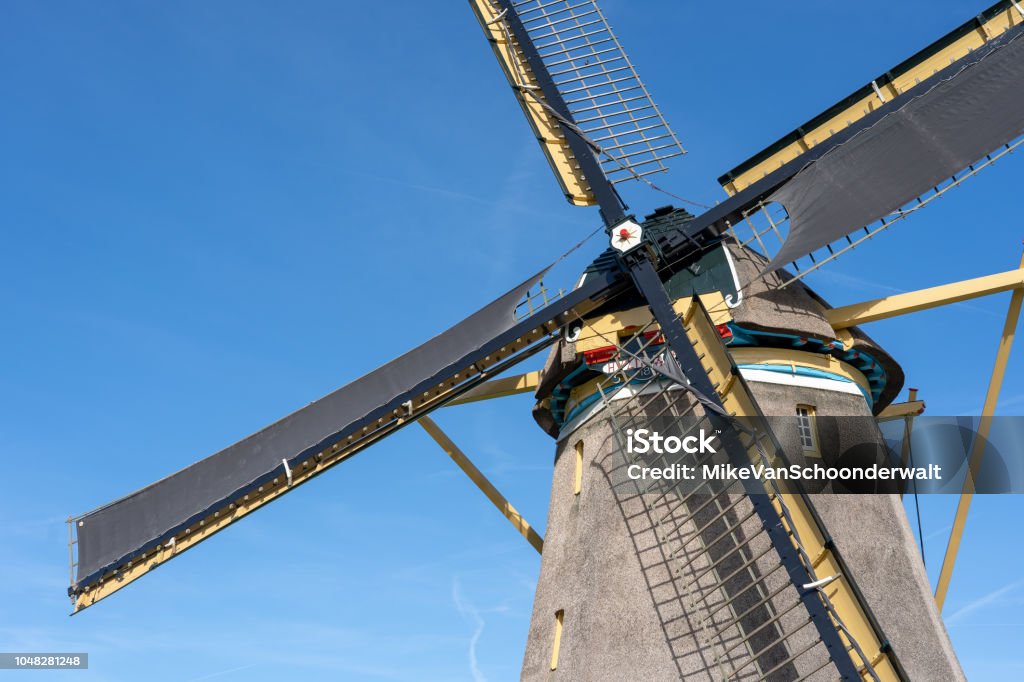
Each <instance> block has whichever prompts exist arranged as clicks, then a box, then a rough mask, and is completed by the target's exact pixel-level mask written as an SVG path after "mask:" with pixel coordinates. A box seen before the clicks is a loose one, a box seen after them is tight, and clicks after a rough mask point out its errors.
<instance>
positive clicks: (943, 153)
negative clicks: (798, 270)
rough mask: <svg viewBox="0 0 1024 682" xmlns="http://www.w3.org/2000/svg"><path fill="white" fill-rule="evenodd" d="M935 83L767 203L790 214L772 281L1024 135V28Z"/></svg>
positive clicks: (945, 71) (771, 265)
mask: <svg viewBox="0 0 1024 682" xmlns="http://www.w3.org/2000/svg"><path fill="white" fill-rule="evenodd" d="M933 78H934V79H935V80H936V82H935V83H934V84H933V85H931V86H930V87H928V86H926V87H927V88H928V89H927V90H925V91H924V92H923V93H922V94H920V95H916V96H913V97H909V98H908V99H907V101H906V102H900V101H899V100H900V99H902V98H897V99H895V100H892V101H891V102H890V104H891V105H895V107H894V110H893V111H892V112H891V113H888V114H887V115H885V116H883V117H882V118H880V119H879V120H878V121H877V122H876V123H874V124H873V125H872V126H871V127H869V128H866V129H865V130H862V131H861V132H859V133H857V134H856V135H854V136H853V137H851V138H850V139H849V140H847V141H846V142H844V143H842V144H840V145H838V146H837V147H835V148H833V149H831V150H830V151H828V152H826V153H825V154H824V155H823V156H821V157H820V158H819V159H817V160H816V161H813V162H811V163H810V164H808V165H807V166H806V167H804V168H803V169H801V170H800V172H799V173H797V174H796V175H795V176H794V177H793V179H792V180H790V181H789V182H787V183H786V184H785V185H783V186H782V187H781V188H779V189H778V190H777V191H776V192H775V193H774V194H772V195H771V196H770V197H769V198H768V200H769V201H776V202H778V203H780V204H782V205H783V206H784V207H785V208H786V212H787V213H788V214H789V234H788V235H787V237H786V241H785V243H784V244H783V246H782V248H781V249H780V250H779V251H778V253H776V254H775V256H774V258H772V261H771V263H769V265H768V267H767V269H766V272H770V271H772V270H775V269H777V268H780V267H782V266H783V265H785V264H786V263H789V262H791V261H794V260H796V259H798V258H801V257H803V256H805V255H807V254H809V253H811V252H813V251H815V250H817V249H820V248H822V247H824V246H825V245H827V244H830V243H832V242H834V241H836V240H838V239H841V238H843V237H844V236H846V235H848V234H850V233H851V232H853V231H855V230H858V229H860V228H862V227H864V226H866V225H870V224H871V223H873V222H874V221H876V220H878V219H879V218H882V217H884V216H887V215H889V214H890V213H892V212H894V211H896V210H897V209H899V208H901V207H903V206H905V205H906V204H908V203H909V202H911V201H913V200H914V199H916V198H917V197H920V196H921V195H922V194H925V193H926V192H928V191H929V190H930V189H932V188H933V187H935V186H936V185H938V184H939V183H941V182H943V181H944V180H947V179H949V178H950V177H952V176H953V175H954V174H955V173H957V172H959V171H961V170H963V169H965V168H967V167H968V166H969V165H970V164H971V163H973V162H975V161H977V160H979V159H981V158H983V157H984V156H985V155H986V154H989V153H990V152H992V151H993V150H995V149H998V148H999V147H1000V146H1002V145H1004V144H1007V143H1009V142H1011V141H1012V140H1014V139H1015V138H1017V137H1019V136H1020V135H1022V134H1024V25H1018V26H1015V27H1014V28H1012V29H1009V30H1008V31H1006V33H1004V34H1003V35H1002V36H999V37H998V38H996V39H995V40H993V41H992V42H990V43H988V44H987V45H985V46H984V47H981V48H979V49H977V50H975V51H974V52H972V53H970V54H968V55H967V56H966V57H963V58H962V59H960V60H959V61H957V62H956V63H954V64H952V65H950V66H949V67H947V68H946V69H943V71H941V72H940V73H939V74H936V76H933ZM922 85H924V84H922ZM916 90H917V88H915V89H914V91H912V92H911V93H908V96H909V95H911V94H912V93H913V92H915V91H916Z"/></svg>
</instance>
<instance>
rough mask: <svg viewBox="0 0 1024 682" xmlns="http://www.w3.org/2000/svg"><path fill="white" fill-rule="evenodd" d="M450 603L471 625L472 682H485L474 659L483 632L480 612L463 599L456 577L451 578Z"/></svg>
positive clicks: (470, 665) (470, 661) (470, 668)
mask: <svg viewBox="0 0 1024 682" xmlns="http://www.w3.org/2000/svg"><path fill="white" fill-rule="evenodd" d="M452 601H454V602H455V608H456V609H457V610H458V612H459V614H460V615H461V616H462V617H463V618H465V619H466V620H467V621H468V622H469V623H470V624H472V625H473V634H472V635H471V636H470V638H469V672H470V674H472V675H473V682H487V678H486V677H484V674H483V672H481V671H480V664H479V661H478V660H477V657H476V646H477V644H478V643H479V642H480V635H482V634H483V632H484V619H483V618H481V617H480V611H479V610H478V609H477V608H476V606H474V605H473V604H472V603H471V602H468V601H466V600H465V599H463V597H462V593H461V590H460V589H459V578H458V576H455V577H453V578H452Z"/></svg>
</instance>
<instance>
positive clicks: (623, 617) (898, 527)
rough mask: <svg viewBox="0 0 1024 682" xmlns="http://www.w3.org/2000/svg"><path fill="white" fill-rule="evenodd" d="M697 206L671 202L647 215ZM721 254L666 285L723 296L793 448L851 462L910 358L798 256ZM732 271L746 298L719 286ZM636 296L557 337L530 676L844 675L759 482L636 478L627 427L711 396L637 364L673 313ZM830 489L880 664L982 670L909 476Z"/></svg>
mask: <svg viewBox="0 0 1024 682" xmlns="http://www.w3.org/2000/svg"><path fill="white" fill-rule="evenodd" d="M689 218H692V216H689V215H688V214H686V212H685V211H679V210H669V209H662V210H660V211H657V212H655V213H654V214H653V215H650V216H648V217H647V220H646V221H645V222H644V226H645V228H646V229H648V230H652V229H653V230H657V229H663V228H662V225H663V224H664V223H671V222H673V221H679V220H687V219H689ZM703 260H704V262H703V266H704V267H703V268H700V269H701V270H703V272H704V278H703V281H696V282H695V280H694V278H693V276H692V275H691V273H689V272H683V273H680V274H679V275H676V277H674V278H671V279H669V280H668V281H667V282H666V288H667V289H669V290H673V289H674V290H675V294H676V295H679V297H680V299H681V300H683V301H684V304H686V303H687V302H688V300H689V299H690V297H692V296H693V295H698V296H699V297H700V300H702V301H708V302H709V303H710V305H711V306H714V307H713V308H712V309H711V312H713V317H714V319H713V320H712V319H711V318H709V321H710V322H711V323H712V324H715V323H717V324H716V328H715V329H714V332H715V333H717V335H718V336H721V337H723V341H724V342H725V344H728V345H725V344H723V345H722V349H725V348H728V349H729V351H728V354H729V357H731V360H732V363H733V364H734V366H735V370H738V372H739V376H740V377H742V381H743V383H744V384H745V386H744V387H743V389H745V390H747V391H749V393H750V396H751V397H752V398H753V399H754V400H755V401H756V403H757V405H759V406H760V408H761V409H762V410H763V411H764V413H765V414H767V415H771V416H773V417H778V418H777V419H773V420H771V421H772V424H773V426H774V427H775V428H774V431H775V433H776V435H777V437H778V438H779V440H780V441H781V445H782V446H783V448H784V449H785V451H786V452H787V453H790V455H791V460H792V461H796V462H799V463H800V464H802V465H808V464H812V463H814V462H816V461H822V462H826V461H827V463H828V464H830V465H836V464H838V462H837V459H838V458H837V457H836V455H838V453H841V452H844V451H848V450H849V449H850V447H851V445H852V444H855V443H876V442H878V441H879V440H880V436H879V434H878V433H877V430H876V427H875V416H874V415H875V414H876V413H877V412H880V411H881V410H882V409H883V408H885V407H887V406H888V405H889V404H890V403H891V402H892V399H893V398H894V397H895V396H896V395H897V394H898V392H899V389H900V387H901V384H902V382H903V374H902V370H901V369H900V367H899V365H898V364H896V362H895V361H894V360H893V359H892V358H891V357H889V355H888V354H887V353H885V351H884V350H883V349H882V348H880V347H879V346H878V345H877V344H875V343H874V342H873V341H872V340H871V339H870V337H868V336H867V335H866V334H864V333H863V332H861V331H860V330H859V329H856V328H851V329H849V330H848V331H845V333H843V334H839V335H837V333H836V330H834V329H833V328H832V327H831V325H830V324H829V323H828V320H827V318H826V315H825V308H826V304H825V303H824V302H823V301H822V300H821V299H820V298H818V297H817V296H816V295H815V294H814V292H813V291H811V290H810V289H808V288H806V287H804V286H803V285H802V284H800V283H795V284H793V285H792V286H788V287H786V286H784V285H785V284H786V283H787V282H789V281H791V278H790V277H789V276H788V274H786V273H783V272H776V273H773V274H772V275H770V276H768V277H765V278H758V275H759V273H760V271H761V270H762V268H763V267H764V265H765V261H764V259H763V258H761V257H760V256H758V254H756V253H754V252H751V251H745V250H744V249H742V248H741V247H738V246H737V245H736V244H735V243H734V242H732V243H726V244H724V245H723V246H722V247H721V249H720V251H718V252H713V253H711V254H709V255H708V256H706V257H705V258H704V259H703ZM750 282H754V283H755V284H754V285H753V286H745V283H750ZM723 283H724V287H722V290H724V291H725V292H726V294H725V296H728V297H729V298H730V299H732V300H733V301H734V303H733V304H732V306H730V305H729V304H727V303H726V299H725V297H723V296H722V290H718V289H715V288H714V287H715V286H722V284H723ZM739 291H742V292H743V293H742V295H739V294H737V292H739ZM626 305H627V306H628V305H630V304H628V303H627V304H626ZM617 308H618V307H616V309H613V310H610V311H608V312H607V313H606V314H605V315H603V316H600V317H596V318H588V319H587V320H586V321H585V323H584V324H583V325H581V327H580V330H579V332H578V334H576V335H575V338H576V340H575V341H573V342H567V341H563V342H562V344H561V345H560V347H558V348H556V349H554V350H552V352H551V354H550V356H549V361H548V365H547V366H546V368H545V371H544V374H543V375H542V377H541V379H540V390H539V391H538V397H539V398H540V400H539V402H538V404H537V410H536V412H535V416H536V417H537V420H538V422H540V423H541V424H542V425H543V426H544V427H545V429H546V430H547V431H548V433H549V434H550V435H552V436H553V437H554V438H556V443H557V446H556V454H555V467H554V477H553V482H552V490H551V504H550V507H549V511H548V522H547V533H546V536H545V552H544V554H543V556H542V564H541V576H540V580H539V584H538V587H537V596H536V599H535V602H534V611H533V617H532V622H531V628H530V638H529V641H528V644H527V649H526V656H525V660H524V666H523V678H524V679H546V678H547V676H548V674H549V673H550V671H551V670H552V669H556V670H561V671H563V673H564V674H565V675H566V676H567V677H568V678H570V679H587V680H618V679H625V678H628V677H630V676H634V677H637V678H639V679H652V680H655V679H656V680H661V679H675V678H683V679H687V680H691V679H693V680H718V679H763V678H767V679H775V680H793V679H822V680H824V679H834V677H835V669H834V668H833V667H832V665H831V661H830V656H829V652H828V646H827V644H826V642H825V641H824V640H823V639H819V638H817V637H816V636H815V633H814V632H813V628H811V627H809V626H810V623H809V621H808V618H807V612H806V611H805V610H804V609H802V608H800V601H799V595H798V590H796V589H793V588H792V586H789V585H787V584H785V581H783V580H782V579H781V576H780V574H781V573H782V572H783V569H784V565H783V563H782V562H781V561H780V560H779V557H777V556H776V555H775V554H774V553H772V552H770V551H768V548H769V547H770V539H769V538H768V537H767V534H766V533H765V532H764V529H763V527H762V521H761V520H760V519H759V518H758V516H757V515H756V514H755V512H754V510H753V507H752V505H751V503H750V501H749V499H747V498H746V497H745V496H743V495H737V494H733V495H727V494H722V495H712V494H709V491H708V490H707V489H701V488H699V487H695V484H690V485H686V484H685V483H683V484H681V483H680V482H678V481H657V482H653V483H650V484H649V485H647V486H644V485H641V486H635V487H634V486H629V485H628V484H627V483H626V481H624V480H623V476H622V470H623V468H624V467H625V466H628V463H630V462H632V461H635V458H631V457H630V456H629V455H628V454H627V453H623V452H622V451H621V438H616V437H615V432H616V431H617V432H619V433H620V434H621V432H622V431H624V430H625V431H628V430H629V429H630V428H655V429H659V430H664V429H665V427H666V426H668V427H669V428H671V427H670V425H669V424H668V422H669V421H670V420H668V419H666V417H665V415H666V414H672V415H680V416H682V420H681V421H684V422H686V421H687V420H686V417H687V416H688V415H690V414H692V413H693V410H699V409H700V406H699V404H697V403H696V401H694V400H692V399H690V397H689V396H687V394H686V393H685V392H679V391H674V390H672V389H673V388H674V387H673V385H672V382H671V381H667V380H664V378H661V379H659V378H657V377H650V376H649V373H645V372H644V371H643V369H641V368H632V367H628V364H629V363H628V361H627V360H626V359H625V358H629V357H630V356H631V355H633V354H635V353H637V350H636V348H637V347H642V345H643V344H644V339H645V336H648V337H649V336H651V334H652V331H654V332H657V325H656V323H654V322H653V321H652V320H651V316H650V313H649V312H648V311H647V310H646V308H645V307H637V308H631V309H630V308H628V307H627V308H626V309H623V310H619V309H617ZM691 311H692V312H693V313H694V317H693V318H692V319H691V322H690V324H689V326H690V328H691V330H696V329H699V328H700V324H699V323H700V318H699V316H698V315H699V313H700V312H702V311H699V310H698V306H697V305H696V304H693V306H692V308H691ZM711 329H712V327H711V326H710V325H706V326H705V331H706V332H710V331H711ZM641 330H642V331H641ZM688 333H689V334H690V335H691V338H693V337H694V332H693V331H690V332H688ZM714 336H715V334H712V335H711V337H710V338H709V340H711V341H715V339H714ZM836 336H842V337H843V338H842V340H840V339H838V338H835V337H836ZM638 341H639V344H638V343H637V342H638ZM659 345H660V343H659V342H658V340H657V338H656V337H655V338H654V341H653V342H648V343H647V344H646V349H649V352H651V351H653V353H652V354H653V355H654V357H657V349H658V346H659ZM631 346H632V347H633V350H632V352H631V350H630V348H631ZM709 355H710V354H709ZM624 367H625V368H624ZM722 369H727V370H729V371H735V370H734V369H732V368H729V367H725V368H722V367H716V368H714V370H715V372H717V373H718V375H719V376H723V373H722ZM725 376H727V374H725ZM734 381H735V380H734ZM731 390H741V389H740V387H739V386H735V388H734V389H731ZM691 428H692V425H691ZM670 432H671V431H670ZM794 455H795V456H794ZM665 459H666V460H667V461H675V460H676V459H677V458H673V457H671V456H668V457H666V458H665ZM700 459H701V458H699V457H698V458H693V460H692V461H693V462H694V463H696V462H697V461H698V460H700ZM813 509H814V512H815V513H816V514H817V515H819V516H820V523H821V527H822V528H824V529H827V532H828V534H829V535H830V536H831V538H832V541H833V544H834V547H833V549H832V552H833V554H834V556H836V557H838V558H839V560H840V561H842V562H843V566H842V567H841V572H842V573H843V574H846V576H847V582H846V584H845V585H842V586H834V587H836V592H837V594H833V599H835V597H837V596H839V594H838V593H839V592H840V591H841V590H844V591H845V594H843V595H842V598H845V599H846V600H847V602H846V604H845V605H846V608H847V609H849V606H850V605H851V603H853V604H857V605H858V606H859V608H857V609H850V610H852V611H853V613H852V614H850V616H851V617H850V618H849V619H848V620H849V621H850V622H846V623H844V624H845V625H846V626H847V627H851V626H852V625H853V621H854V620H856V621H857V624H858V625H859V626H860V630H861V633H862V634H861V635H860V639H859V640H858V644H860V645H861V648H862V649H865V648H866V647H867V646H868V643H869V642H870V647H871V648H870V650H869V651H865V654H866V655H867V657H868V658H870V659H871V660H872V661H874V666H873V667H875V668H877V670H876V671H875V672H876V673H878V674H880V675H881V676H882V677H883V678H898V677H907V678H909V679H936V680H938V679H942V680H954V679H964V678H963V673H962V672H961V671H960V667H959V664H958V663H957V660H956V656H955V654H954V653H953V650H952V647H951V645H950V643H949V640H948V637H947V635H946V632H945V628H944V627H943V625H942V621H941V618H940V616H939V613H938V610H937V608H936V606H935V601H934V598H933V597H932V594H931V590H930V587H929V583H928V578H927V576H926V574H925V572H924V567H923V565H922V564H921V561H920V559H919V556H918V554H917V548H916V544H915V542H914V539H913V536H912V533H911V530H910V527H909V524H908V523H907V519H906V516H905V513H904V511H903V508H902V503H901V501H900V495H899V494H895V493H893V494H885V495H882V494H873V495H856V494H848V495H836V494H830V495H815V496H814V497H813ZM790 513H791V514H792V513H799V510H797V509H791V510H790ZM814 523H815V522H814V520H813V519H806V525H808V526H812V525H814ZM805 542H806V540H805ZM822 549H823V547H817V548H816V551H817V552H821V550H822ZM818 575H819V576H821V575H822V573H821V572H820V571H819V573H818ZM828 575H835V574H832V573H829V574H828ZM854 577H855V578H856V581H854V580H853V578H854ZM893 594H899V595H900V598H899V599H898V600H894V599H892V595H893ZM836 601H839V600H838V599H836ZM838 610H843V608H842V607H840V608H839V609H838ZM556 641H557V642H558V646H557V652H556V651H555V648H554V642H556ZM883 642H885V643H887V644H886V645H885V647H884V649H885V650H884V651H883V650H882V649H883V647H882V643H883ZM880 664H882V665H880ZM883 666H884V670H883Z"/></svg>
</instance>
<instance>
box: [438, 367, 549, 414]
mask: <svg viewBox="0 0 1024 682" xmlns="http://www.w3.org/2000/svg"><path fill="white" fill-rule="evenodd" d="M539 384H540V371H536V372H526V373H525V374H517V375H515V376H512V377H503V378H501V379H491V380H490V381H487V382H485V383H482V384H480V385H479V386H477V387H476V388H474V389H471V390H469V391H466V393H465V394H464V395H462V397H460V398H456V399H455V400H453V401H451V402H450V403H448V404H447V405H446V407H451V406H452V405H463V404H465V403H473V402H476V401H478V400H490V399H491V398H504V397H506V396H510V395H518V394H520V393H530V392H531V391H535V390H537V386H538V385H539Z"/></svg>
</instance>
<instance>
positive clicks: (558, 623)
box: [551, 609, 565, 670]
mask: <svg viewBox="0 0 1024 682" xmlns="http://www.w3.org/2000/svg"><path fill="white" fill-rule="evenodd" d="M563 620H565V611H564V610H562V609H558V610H557V611H555V639H554V642H552V644H551V669H552V670H557V669H558V650H559V649H560V648H561V647H562V621H563Z"/></svg>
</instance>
